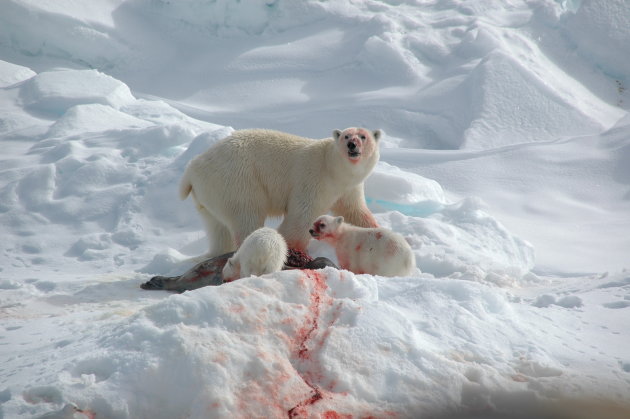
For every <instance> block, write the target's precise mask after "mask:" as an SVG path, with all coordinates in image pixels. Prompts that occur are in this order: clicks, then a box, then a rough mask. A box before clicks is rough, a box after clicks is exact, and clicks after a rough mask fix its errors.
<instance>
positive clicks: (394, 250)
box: [309, 215, 416, 276]
mask: <svg viewBox="0 0 630 419" xmlns="http://www.w3.org/2000/svg"><path fill="white" fill-rule="evenodd" d="M309 231H310V233H311V235H312V236H313V237H314V238H315V239H317V240H322V241H324V242H326V243H329V244H330V245H332V246H333V247H334V248H335V252H336V254H337V259H338V261H339V266H340V267H341V268H343V269H346V270H348V271H351V272H354V273H357V274H362V273H366V274H371V275H381V276H409V275H411V274H412V273H413V272H414V271H415V269H416V259H415V257H414V255H413V252H412V251H411V247H410V246H409V243H407V241H406V240H405V238H404V237H403V236H401V235H400V234H398V233H395V232H393V231H391V230H388V229H386V228H364V227H357V226H353V225H350V224H347V223H345V222H344V219H343V217H332V216H330V215H322V216H321V217H319V218H318V219H317V220H315V222H314V223H313V228H311V229H310V230H309Z"/></svg>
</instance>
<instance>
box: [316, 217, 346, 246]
mask: <svg viewBox="0 0 630 419" xmlns="http://www.w3.org/2000/svg"><path fill="white" fill-rule="evenodd" d="M342 224H343V217H341V216H339V217H332V216H330V215H322V216H321V217H318V218H317V220H315V222H314V223H313V228H311V229H310V230H309V231H308V232H309V233H311V237H313V238H314V239H316V240H324V241H335V239H336V238H337V235H338V234H339V228H340V227H341V226H342Z"/></svg>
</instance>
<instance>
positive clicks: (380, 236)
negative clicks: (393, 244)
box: [375, 231, 383, 240]
mask: <svg viewBox="0 0 630 419" xmlns="http://www.w3.org/2000/svg"><path fill="white" fill-rule="evenodd" d="M375 236H376V240H380V239H381V238H383V233H381V232H380V231H377V232H376V234H375Z"/></svg>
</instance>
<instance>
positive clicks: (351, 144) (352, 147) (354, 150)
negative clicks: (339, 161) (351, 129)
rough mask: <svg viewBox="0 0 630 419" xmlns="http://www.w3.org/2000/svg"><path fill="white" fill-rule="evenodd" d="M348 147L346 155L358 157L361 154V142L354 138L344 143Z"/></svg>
mask: <svg viewBox="0 0 630 419" xmlns="http://www.w3.org/2000/svg"><path fill="white" fill-rule="evenodd" d="M346 146H347V147H348V155H349V156H350V157H358V156H360V155H361V144H360V143H359V142H358V141H357V140H356V139H354V138H353V139H351V140H350V141H348V142H347V143H346Z"/></svg>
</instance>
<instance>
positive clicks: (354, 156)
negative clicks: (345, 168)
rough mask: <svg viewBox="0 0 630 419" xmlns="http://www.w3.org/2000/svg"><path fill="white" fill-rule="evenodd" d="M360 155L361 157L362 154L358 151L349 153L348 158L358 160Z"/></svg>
mask: <svg viewBox="0 0 630 419" xmlns="http://www.w3.org/2000/svg"><path fill="white" fill-rule="evenodd" d="M360 155H361V153H359V152H358V151H348V156H350V157H351V158H353V159H356V158H357V157H359V156H360Z"/></svg>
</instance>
